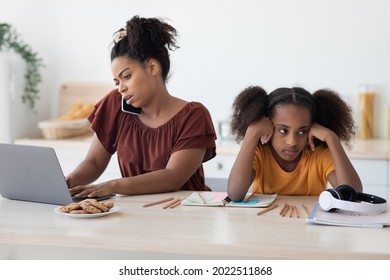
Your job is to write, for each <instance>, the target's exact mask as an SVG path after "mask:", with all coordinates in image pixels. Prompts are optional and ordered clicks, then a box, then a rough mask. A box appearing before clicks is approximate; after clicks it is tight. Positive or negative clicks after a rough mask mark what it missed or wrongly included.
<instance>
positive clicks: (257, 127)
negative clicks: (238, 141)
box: [248, 117, 275, 144]
mask: <svg viewBox="0 0 390 280" xmlns="http://www.w3.org/2000/svg"><path fill="white" fill-rule="evenodd" d="M248 130H249V131H254V132H255V133H256V135H257V136H258V139H259V140H260V142H261V144H266V143H268V142H269V140H271V138H272V135H273V134H274V131H275V127H274V124H273V123H272V121H271V120H270V118H268V117H262V118H261V119H260V120H257V121H255V122H253V123H252V124H251V125H250V126H249V127H248Z"/></svg>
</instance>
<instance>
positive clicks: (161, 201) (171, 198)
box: [143, 197, 173, 207]
mask: <svg viewBox="0 0 390 280" xmlns="http://www.w3.org/2000/svg"><path fill="white" fill-rule="evenodd" d="M171 200H173V197H169V198H166V199H162V200H159V201H155V202H151V203H146V204H145V205H144V206H143V207H150V206H154V205H157V204H161V203H164V202H168V201H171Z"/></svg>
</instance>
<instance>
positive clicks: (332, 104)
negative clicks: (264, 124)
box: [231, 86, 356, 146]
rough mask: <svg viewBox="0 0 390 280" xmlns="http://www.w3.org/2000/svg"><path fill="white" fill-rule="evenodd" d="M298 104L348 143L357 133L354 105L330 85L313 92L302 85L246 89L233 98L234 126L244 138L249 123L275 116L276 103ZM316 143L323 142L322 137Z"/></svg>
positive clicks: (237, 138)
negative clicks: (270, 89) (350, 104)
mask: <svg viewBox="0 0 390 280" xmlns="http://www.w3.org/2000/svg"><path fill="white" fill-rule="evenodd" d="M284 105H296V106H301V107H303V108H306V109H308V110H309V112H310V114H311V117H312V121H313V122H316V123H318V124H320V125H322V126H325V127H327V128H329V129H331V130H332V131H333V132H334V133H336V135H337V136H338V137H339V139H340V141H343V142H344V143H345V144H346V145H347V146H349V145H350V141H351V140H352V138H353V137H354V136H355V135H356V127H355V123H354V120H353V116H352V109H351V107H350V106H349V105H348V104H347V103H346V102H345V101H344V100H343V99H342V98H341V97H340V96H339V94H338V93H336V92H334V91H332V90H330V89H320V90H317V91H316V92H314V93H313V94H311V93H309V92H308V91H307V90H305V89H303V88H300V87H293V88H284V87H282V88H278V89H276V90H274V91H273V92H271V93H270V94H267V92H266V91H265V90H264V89H263V88H261V87H259V86H250V87H248V88H246V89H244V90H243V91H242V92H241V93H240V94H239V95H238V96H237V97H236V99H235V100H234V102H233V116H232V122H231V130H232V133H233V135H235V137H236V141H237V142H239V141H241V140H242V139H243V138H244V136H245V132H246V130H247V128H248V126H249V125H250V124H251V123H253V122H254V121H257V120H259V119H261V118H262V117H263V116H267V117H269V118H271V119H272V117H273V116H274V114H275V109H276V107H277V106H284ZM316 144H317V145H318V144H320V142H319V141H317V142H316Z"/></svg>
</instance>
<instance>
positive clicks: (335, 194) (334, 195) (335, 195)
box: [326, 189, 342, 212]
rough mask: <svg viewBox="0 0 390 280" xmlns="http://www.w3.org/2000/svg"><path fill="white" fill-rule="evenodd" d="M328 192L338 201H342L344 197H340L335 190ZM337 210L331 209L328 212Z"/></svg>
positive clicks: (328, 190)
mask: <svg viewBox="0 0 390 280" xmlns="http://www.w3.org/2000/svg"><path fill="white" fill-rule="evenodd" d="M326 192H329V193H330V194H331V195H332V196H333V197H334V198H336V199H342V197H340V194H339V193H338V192H337V191H336V190H334V189H327V190H326ZM337 210H338V209H337V208H331V209H329V210H328V211H329V212H335V211H337Z"/></svg>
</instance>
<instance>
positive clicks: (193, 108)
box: [179, 101, 210, 115]
mask: <svg viewBox="0 0 390 280" xmlns="http://www.w3.org/2000/svg"><path fill="white" fill-rule="evenodd" d="M180 113H181V114H182V115H193V114H202V115H203V114H206V115H210V112H209V110H208V109H207V108H206V106H204V105H203V104H202V103H200V102H197V101H190V102H188V103H187V104H185V105H184V106H183V108H182V109H181V110H180V112H179V114H180Z"/></svg>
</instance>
